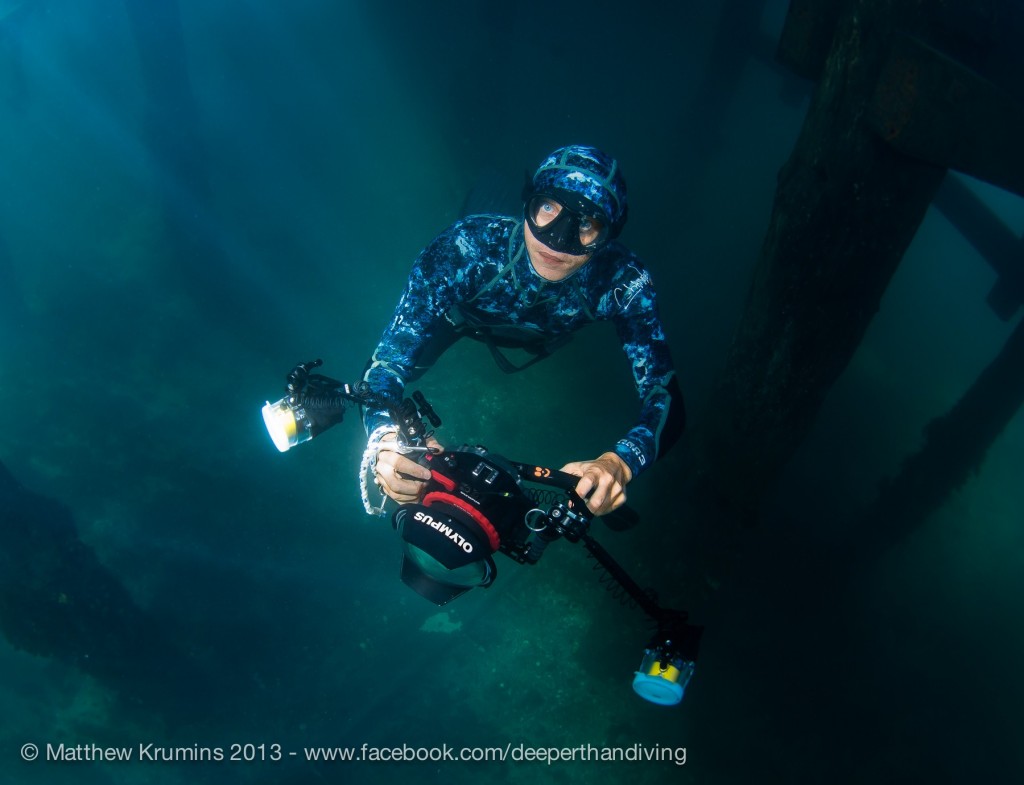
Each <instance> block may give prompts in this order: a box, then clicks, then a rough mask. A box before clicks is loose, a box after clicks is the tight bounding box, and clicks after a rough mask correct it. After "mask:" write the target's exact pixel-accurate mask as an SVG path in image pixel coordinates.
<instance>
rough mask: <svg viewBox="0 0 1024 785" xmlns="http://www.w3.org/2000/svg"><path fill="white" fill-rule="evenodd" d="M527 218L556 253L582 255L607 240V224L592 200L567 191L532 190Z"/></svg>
mask: <svg viewBox="0 0 1024 785" xmlns="http://www.w3.org/2000/svg"><path fill="white" fill-rule="evenodd" d="M525 215H526V221H527V223H529V224H530V231H532V232H533V236H534V237H536V238H537V239H538V240H539V241H540V242H542V243H543V244H544V245H546V246H547V247H548V248H550V249H551V250H552V251H557V252H558V253H566V254H571V255H572V256H585V255H586V254H590V253H593V252H594V251H596V250H597V249H598V248H599V247H600V246H601V245H603V244H604V243H605V242H607V240H608V237H609V227H608V223H607V221H606V220H605V219H604V217H603V215H602V214H601V211H600V209H599V208H598V207H597V205H595V204H594V203H593V202H591V201H589V200H587V199H583V198H582V197H580V196H577V195H575V194H572V193H570V192H569V191H564V192H563V191H558V192H555V193H550V194H547V193H544V194H532V195H531V196H530V197H529V199H527V200H526V206H525Z"/></svg>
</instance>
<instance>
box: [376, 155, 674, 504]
mask: <svg viewBox="0 0 1024 785" xmlns="http://www.w3.org/2000/svg"><path fill="white" fill-rule="evenodd" d="M523 202H524V215H523V218H522V219H517V218H513V217H506V216H498V215H470V216H467V217H465V218H463V219H461V220H459V221H457V222H456V223H454V224H453V225H452V226H450V227H449V228H448V229H446V230H445V231H444V232H442V233H441V234H440V235H438V237H436V238H435V239H434V240H433V242H431V243H430V244H429V245H428V246H427V247H426V248H425V249H424V250H423V251H422V252H421V253H420V255H419V256H418V257H417V259H416V261H415V263H414V265H413V268H412V272H411V274H410V275H409V280H408V283H407V284H406V287H405V290H404V292H403V293H402V296H401V298H400V299H399V302H398V306H397V308H396V309H395V314H394V317H393V319H392V320H391V323H390V324H389V325H388V326H387V329H385V331H384V335H383V337H382V338H381V341H380V343H379V345H378V346H377V348H376V350H375V351H374V353H373V356H372V357H371V359H370V361H369V363H368V365H367V369H366V372H365V375H364V377H363V380H364V382H365V383H366V384H367V385H368V386H369V389H371V390H372V391H373V392H374V393H375V394H376V395H378V396H379V397H380V398H381V399H401V397H402V395H403V391H404V389H405V386H406V384H407V383H409V382H412V381H414V380H416V379H417V378H419V377H420V376H421V375H422V374H423V373H424V372H425V371H427V370H428V369H429V368H430V367H431V366H432V365H433V364H434V363H435V362H436V360H437V359H438V358H439V357H440V356H441V354H442V353H443V352H444V351H446V350H447V349H448V348H449V347H450V346H451V345H452V344H453V343H455V341H457V340H459V339H460V338H463V337H468V338H472V339H475V340H478V341H480V342H482V343H484V344H485V345H486V346H487V347H488V349H489V350H490V352H491V354H492V355H493V357H494V359H495V361H496V362H497V363H498V365H499V366H500V367H501V368H502V370H504V371H506V372H509V373H511V372H514V371H518V370H522V369H524V368H526V367H528V366H529V365H532V364H533V363H535V362H537V361H539V360H541V359H543V358H545V357H547V356H548V355H549V354H551V352H552V351H554V350H555V349H557V348H559V347H561V346H562V345H563V344H565V343H566V342H567V341H568V339H569V337H570V335H571V333H573V332H574V331H576V330H578V329H580V328H581V327H583V326H584V325H586V324H588V323H590V322H595V321H607V320H610V321H612V322H613V323H614V325H615V329H616V333H617V335H618V337H619V340H620V341H621V344H622V349H623V351H624V352H625V354H626V358H627V359H628V361H629V363H630V367H631V369H632V372H633V379H634V382H635V384H636V390H637V395H638V397H639V400H640V413H639V416H638V418H637V420H636V424H635V425H634V426H633V427H632V428H631V429H630V430H629V431H628V433H626V434H625V435H624V436H623V437H622V438H621V439H619V440H618V442H616V443H615V444H614V445H613V446H612V447H611V449H609V450H608V451H607V452H605V453H603V454H602V455H600V456H598V457H597V458H594V459H592V460H581V461H573V462H571V463H568V464H566V465H565V466H564V467H563V471H565V472H568V473H569V474H572V475H575V476H577V477H579V478H580V479H579V482H578V483H577V485H576V488H575V491H576V493H578V494H579V496H580V497H581V498H583V499H585V500H586V503H587V507H588V508H589V509H590V511H591V512H592V513H593V514H594V515H604V514H606V513H608V512H611V511H612V510H614V509H616V508H617V507H619V506H621V505H622V504H623V503H624V502H625V500H626V486H627V485H628V483H629V482H631V481H632V480H633V479H635V478H636V476H637V475H638V474H640V473H641V472H642V471H643V470H644V469H646V468H647V467H648V466H650V465H651V464H652V463H653V462H654V461H655V460H656V459H658V458H659V457H661V456H662V455H663V454H664V453H665V452H666V450H668V448H669V447H671V446H672V444H674V443H675V442H676V441H677V440H678V438H679V436H680V434H681V433H682V431H683V428H684V426H685V410H684V406H683V398H682V394H681V392H680V389H679V383H678V380H677V378H676V374H675V370H674V367H673V363H672V357H671V353H670V351H669V347H668V344H667V343H666V340H665V333H664V330H663V329H662V326H661V321H660V319H659V316H658V308H657V300H656V296H655V291H654V287H653V284H652V282H651V276H650V274H649V273H648V272H647V270H646V268H645V267H644V265H643V263H642V262H641V261H640V259H639V258H638V257H637V256H636V254H634V253H633V252H632V251H630V250H629V249H628V248H627V247H626V246H624V245H623V244H622V243H620V242H619V241H618V240H617V239H616V238H617V237H618V236H619V233H620V232H621V231H622V228H623V226H624V225H625V223H626V217H627V212H628V211H627V203H626V181H625V179H624V178H623V176H622V172H621V171H620V170H619V166H618V162H617V161H616V160H615V159H613V158H611V157H610V156H608V155H607V154H605V153H604V152H602V151H601V150H598V149H597V148H594V147H587V146H582V145H572V146H568V147H562V148H559V149H558V150H555V151H554V152H553V153H551V154H550V155H549V156H547V158H545V159H544V160H543V162H542V163H541V164H540V166H539V167H538V169H537V170H536V172H535V173H534V175H533V177H532V179H531V180H529V182H528V183H527V184H526V187H525V188H524V191H523ZM510 348H514V349H521V350H525V351H526V352H527V353H528V354H529V355H532V357H531V358H530V359H529V360H528V361H527V362H525V363H523V364H521V365H516V364H514V363H513V362H512V361H511V360H510V358H509V357H508V356H507V355H506V354H505V353H504V352H503V351H502V350H503V349H510ZM363 424H364V426H365V428H366V432H367V434H368V438H369V446H368V451H369V452H372V453H373V454H374V455H375V456H376V460H375V463H374V464H373V465H372V471H373V476H374V482H375V483H376V484H377V485H378V487H379V488H380V489H381V491H382V492H383V493H384V494H386V495H387V496H389V497H390V498H392V499H394V500H395V501H397V502H399V503H400V504H405V503H409V502H415V501H418V500H419V499H420V498H421V496H422V494H423V491H424V488H425V487H426V484H427V482H428V481H429V480H430V478H431V472H430V469H428V468H427V467H426V466H424V465H422V464H421V463H418V462H417V461H416V460H415V456H414V455H408V454H405V453H404V452H403V451H402V449H401V445H400V443H399V440H398V438H397V432H398V427H397V425H396V424H395V423H394V422H393V421H392V420H391V418H390V417H389V415H388V412H387V411H386V410H384V409H382V408H375V407H372V406H367V407H366V408H365V409H364V412H363ZM429 445H430V447H431V449H432V450H434V451H440V450H441V449H442V448H441V445H440V444H438V443H437V442H436V441H435V440H433V439H431V440H430V441H429Z"/></svg>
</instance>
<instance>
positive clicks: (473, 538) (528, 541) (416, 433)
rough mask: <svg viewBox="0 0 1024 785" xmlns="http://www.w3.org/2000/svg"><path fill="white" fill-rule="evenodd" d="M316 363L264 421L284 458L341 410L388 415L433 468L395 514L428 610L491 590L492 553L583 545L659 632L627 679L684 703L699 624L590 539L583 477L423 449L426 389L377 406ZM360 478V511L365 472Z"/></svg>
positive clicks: (362, 390)
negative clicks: (415, 496) (580, 488)
mask: <svg viewBox="0 0 1024 785" xmlns="http://www.w3.org/2000/svg"><path fill="white" fill-rule="evenodd" d="M321 364H322V361H321V360H312V361H310V362H307V363H300V364H299V365H297V366H296V367H295V368H294V369H293V370H292V372H291V373H289V374H288V377H287V382H288V383H287V387H286V393H287V394H286V396H285V397H284V398H282V399H281V400H279V401H277V402H276V403H273V404H272V403H269V402H268V403H267V404H266V406H264V407H263V419H264V423H265V424H266V426H267V430H268V433H269V434H270V436H271V439H272V440H273V441H274V444H275V445H276V446H277V448H278V449H279V450H280V451H281V452H284V451H286V450H288V449H290V448H291V447H294V446H295V445H298V444H302V443H304V442H306V441H309V440H310V439H312V438H314V437H315V436H317V435H319V434H320V433H322V432H323V431H324V430H326V429H327V428H330V427H331V426H333V425H335V424H337V423H339V422H341V421H342V419H343V417H344V410H345V408H346V407H347V406H348V405H353V404H356V405H360V406H372V407H374V408H380V409H385V410H387V411H388V414H389V416H390V418H391V420H392V421H393V422H394V423H395V424H396V425H397V426H398V430H399V434H398V442H399V444H400V445H402V448H400V449H406V450H409V451H410V452H413V451H415V452H418V453H419V454H420V455H421V456H422V458H421V459H420V460H421V462H422V463H423V464H424V465H425V466H427V467H429V468H430V471H431V477H430V480H428V481H427V484H426V488H425V491H424V494H423V496H422V497H421V499H420V501H419V502H416V503H410V504H402V505H400V506H399V507H398V509H397V510H396V511H395V512H394V514H393V515H392V526H393V527H394V529H395V530H396V531H397V532H398V535H399V537H400V539H401V541H402V547H403V558H402V568H401V579H402V581H403V583H405V584H406V585H407V586H409V587H410V588H411V589H413V591H415V592H416V593H417V594H419V595H420V596H422V597H424V598H425V599H427V600H429V601H430V602H432V603H434V604H435V605H445V604H447V603H449V602H451V601H452V600H454V599H456V598H457V597H459V596H461V595H462V594H465V593H466V592H467V591H469V590H470V589H472V588H475V587H483V588H486V587H488V586H490V585H491V584H493V583H494V580H495V578H496V577H497V573H498V570H497V565H496V564H495V562H494V558H493V556H494V554H495V553H498V552H500V553H503V554H504V555H505V556H507V557H509V558H510V559H512V560H513V561H515V562H518V563H520V564H536V563H537V562H538V561H539V560H540V558H541V556H542V555H543V553H544V551H545V549H546V548H547V546H548V545H549V544H550V543H552V542H554V541H555V540H558V539H561V538H565V539H566V540H568V541H570V542H573V543H577V542H581V543H582V544H583V546H584V548H585V549H586V550H587V552H588V554H589V555H590V556H591V557H593V558H594V559H595V560H596V561H597V562H598V564H599V566H600V568H601V569H602V570H603V576H602V582H604V583H606V584H607V585H608V587H609V588H610V589H611V590H612V591H613V592H614V593H615V594H616V595H617V596H620V597H622V598H624V599H626V600H628V601H629V602H630V603H632V604H635V605H637V606H639V607H640V608H641V610H643V612H644V613H645V614H646V615H647V616H648V617H649V618H650V619H651V620H652V621H653V622H654V623H655V625H656V631H655V633H654V635H653V636H652V638H651V639H650V641H649V643H648V644H647V646H646V647H645V649H644V654H643V658H642V661H641V665H640V668H639V670H637V671H636V672H635V673H634V679H633V689H634V691H635V692H636V693H637V694H638V695H640V697H642V698H644V699H645V700H647V701H650V702H651V703H656V704H660V705H674V704H677V703H679V702H680V701H681V700H682V699H683V695H684V693H685V690H686V687H687V685H688V684H689V682H690V679H691V678H692V676H693V672H694V666H695V661H696V658H697V650H698V648H699V644H700V637H701V633H702V632H703V627H699V626H695V625H691V624H689V623H688V621H687V614H686V612H685V611H679V610H674V609H671V608H663V607H662V606H660V605H659V604H658V603H657V601H656V600H655V598H654V595H653V593H652V592H650V591H646V590H644V589H642V588H641V587H640V586H639V585H638V584H637V583H636V582H635V581H634V580H633V579H632V578H631V577H630V576H629V575H628V574H627V573H626V572H625V570H624V569H623V568H622V567H621V566H620V565H619V564H618V563H617V562H616V561H615V559H614V558H613V557H612V556H611V555H610V554H609V553H608V551H606V550H605V549H604V547H603V546H602V545H601V544H600V543H599V542H597V540H595V539H594V538H593V537H592V536H591V535H590V533H589V526H590V522H591V519H592V517H593V516H592V514H591V513H590V511H589V509H588V508H587V506H586V503H585V502H584V500H583V499H581V498H580V497H579V495H578V494H577V493H576V491H575V486H576V483H577V482H578V480H579V478H578V477H575V476H574V475H570V474H567V473H565V472H562V471H558V470H555V469H549V468H546V467H544V466H539V465H535V464H526V463H518V462H515V461H510V460H508V459H506V458H504V457H502V456H500V455H496V454H494V453H492V452H490V451H489V450H488V449H487V448H485V447H481V446H475V447H470V446H468V445H464V446H463V447H461V448H460V449H457V450H449V451H444V452H441V453H437V454H434V453H432V452H431V451H430V449H429V448H427V447H426V446H425V445H426V440H427V437H429V436H430V434H431V432H429V431H427V429H426V426H425V425H424V423H423V418H426V419H427V420H428V421H429V422H430V424H431V425H432V426H434V427H439V426H440V424H441V421H440V420H439V419H438V417H437V415H436V414H435V413H434V410H433V409H432V408H431V407H430V405H429V404H428V403H427V401H426V400H425V399H424V397H423V395H422V394H421V393H418V392H417V393H414V394H413V396H412V399H411V400H410V399H404V400H401V401H387V400H382V399H380V398H378V397H376V396H374V395H373V394H372V393H371V391H370V390H369V388H368V386H367V385H366V384H365V383H363V384H359V385H357V386H355V387H351V386H349V385H347V384H342V383H340V382H337V381H335V380H333V379H329V378H328V377H325V376H321V375H319V374H313V373H311V371H312V370H313V369H314V368H317V367H319V366H320V365H321ZM365 460H366V456H364V462H365ZM360 478H361V482H363V483H364V487H363V489H362V490H363V493H364V505H367V501H366V498H365V482H364V481H365V474H364V470H363V468H361V470H360ZM367 509H368V510H369V509H370V507H369V506H368V505H367ZM376 511H377V510H375V512H376ZM630 515H632V516H634V517H635V513H632V512H631V511H629V510H628V508H620V509H619V510H617V511H616V512H615V513H613V514H612V516H616V517H618V518H620V519H621V518H623V517H628V516H630ZM612 516H608V517H607V518H606V519H605V520H609V521H610V520H611V519H612ZM633 522H635V521H633ZM633 522H630V525H632V523H633Z"/></svg>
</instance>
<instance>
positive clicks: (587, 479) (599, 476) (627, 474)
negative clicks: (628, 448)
mask: <svg viewBox="0 0 1024 785" xmlns="http://www.w3.org/2000/svg"><path fill="white" fill-rule="evenodd" d="M562 471H563V472H568V473H569V474H575V475H576V476H577V477H579V478H580V481H579V482H578V483H576V493H578V494H579V495H580V498H582V499H584V500H585V501H586V502H587V508H588V509H589V510H590V511H591V512H592V513H594V515H607V514H608V513H610V512H611V511H612V510H614V509H616V508H617V507H621V506H622V505H623V504H625V503H626V485H627V484H628V483H629V481H630V480H632V479H633V472H631V471H630V470H629V467H628V466H627V465H626V462H625V461H624V460H622V458H620V457H619V456H618V455H616V454H615V453H613V452H606V453H605V454H604V455H602V456H601V457H600V458H595V459H594V460H592V461H573V462H572V463H567V464H566V465H565V466H563V467H562ZM588 493H589V494H590V498H589V499H588V498H587V494H588Z"/></svg>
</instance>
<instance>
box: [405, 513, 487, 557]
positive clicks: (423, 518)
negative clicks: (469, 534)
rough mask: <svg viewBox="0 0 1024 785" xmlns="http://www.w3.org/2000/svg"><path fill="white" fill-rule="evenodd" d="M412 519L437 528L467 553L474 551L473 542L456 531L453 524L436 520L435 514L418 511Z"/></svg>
mask: <svg viewBox="0 0 1024 785" xmlns="http://www.w3.org/2000/svg"><path fill="white" fill-rule="evenodd" d="M412 519H413V520H414V521H417V522H418V523H423V524H426V525H427V526H429V527H430V528H431V529H434V530H436V531H437V532H438V533H439V534H443V535H444V536H445V537H447V538H448V539H449V540H451V541H452V542H453V543H455V544H456V545H457V546H458V547H460V548H462V550H464V551H465V552H466V553H472V552H473V543H471V542H470V541H469V540H467V539H466V538H465V537H463V536H462V535H461V534H459V533H458V532H457V531H455V530H454V529H453V528H452V527H451V526H449V525H448V524H446V523H443V522H442V521H435V520H434V516H433V515H428V514H427V513H425V512H420V511H417V512H416V513H415V514H414V515H413V516H412Z"/></svg>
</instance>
